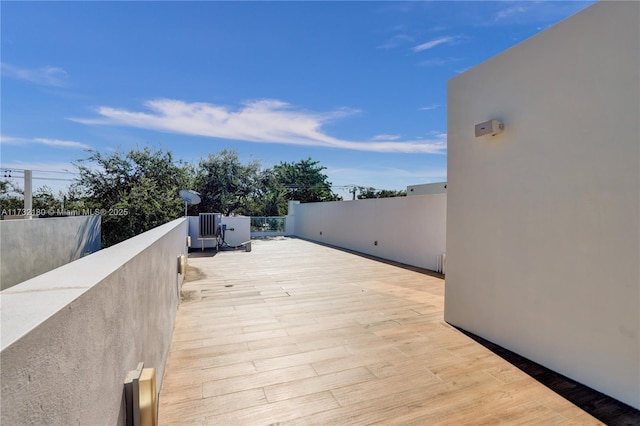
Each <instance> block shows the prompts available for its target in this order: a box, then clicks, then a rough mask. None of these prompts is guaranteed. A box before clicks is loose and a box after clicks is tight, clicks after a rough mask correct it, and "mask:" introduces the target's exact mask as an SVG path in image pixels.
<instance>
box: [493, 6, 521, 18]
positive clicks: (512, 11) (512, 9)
mask: <svg viewBox="0 0 640 426" xmlns="http://www.w3.org/2000/svg"><path fill="white" fill-rule="evenodd" d="M527 10H529V8H528V7H527V6H526V5H524V4H517V5H513V6H509V7H507V8H505V9H502V10H499V11H498V13H496V16H495V21H501V20H503V19H509V18H512V17H513V16H514V15H520V14H522V13H525V12H526V11H527Z"/></svg>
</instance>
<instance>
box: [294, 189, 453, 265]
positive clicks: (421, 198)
mask: <svg viewBox="0 0 640 426" xmlns="http://www.w3.org/2000/svg"><path fill="white" fill-rule="evenodd" d="M446 200H447V196H446V194H437V195H418V196H415V197H394V198H376V199H365V200H352V201H333V202H326V203H302V204H298V205H295V206H294V211H295V213H294V215H293V216H294V217H295V235H296V236H298V237H302V238H305V239H309V240H313V241H318V242H322V243H326V244H331V245H334V246H337V247H342V248H346V249H349V250H354V251H357V252H360V253H364V254H369V255H373V256H377V257H381V258H383V259H388V260H393V261H396V262H401V263H405V264H407V265H413V266H418V267H421V268H426V269H431V270H435V269H436V259H437V256H438V255H441V254H442V253H445V249H446V243H445V238H446V203H447V202H446ZM290 213H291V212H290ZM376 241H377V243H378V244H377V245H375V242H376Z"/></svg>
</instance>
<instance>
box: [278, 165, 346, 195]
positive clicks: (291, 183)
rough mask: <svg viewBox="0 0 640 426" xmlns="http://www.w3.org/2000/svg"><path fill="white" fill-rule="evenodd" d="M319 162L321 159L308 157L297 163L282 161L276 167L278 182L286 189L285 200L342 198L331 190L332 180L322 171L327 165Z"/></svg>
mask: <svg viewBox="0 0 640 426" xmlns="http://www.w3.org/2000/svg"><path fill="white" fill-rule="evenodd" d="M319 164H320V163H319V161H313V160H312V159H311V158H308V159H307V160H301V161H298V162H297V163H286V162H284V163H280V164H279V165H277V166H275V167H274V170H275V172H276V174H277V179H278V182H279V184H280V185H281V186H282V187H283V188H284V190H285V194H284V199H285V200H298V201H300V202H302V203H310V202H318V201H337V200H341V199H342V198H341V197H340V196H339V195H337V194H334V193H333V192H332V191H331V182H328V181H327V178H328V176H327V175H325V174H324V173H322V171H323V170H325V169H326V167H324V166H320V165H319Z"/></svg>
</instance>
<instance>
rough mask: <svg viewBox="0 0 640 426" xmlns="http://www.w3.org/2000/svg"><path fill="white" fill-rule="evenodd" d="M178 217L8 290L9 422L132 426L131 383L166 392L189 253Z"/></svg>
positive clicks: (4, 308)
mask: <svg viewBox="0 0 640 426" xmlns="http://www.w3.org/2000/svg"><path fill="white" fill-rule="evenodd" d="M187 228H188V226H187V222H186V220H184V219H176V220H174V221H172V222H169V223H166V224H164V225H162V226H159V227H157V228H154V229H152V230H150V231H147V232H145V233H143V234H140V235H138V236H136V237H133V238H130V239H128V240H126V241H123V242H121V243H120V244H116V245H114V246H111V247H108V248H106V249H104V250H101V251H99V252H97V253H94V254H92V255H91V256H86V257H83V258H81V259H78V260H76V261H75V262H71V263H69V264H67V265H64V266H61V267H59V268H56V269H54V270H52V271H49V272H47V273H45V274H42V275H39V276H37V277H35V278H32V279H30V280H27V281H25V282H23V283H20V284H18V285H15V286H13V287H11V288H9V289H7V290H4V291H2V292H0V319H1V327H2V334H1V335H0V337H1V338H0V343H1V345H0V346H1V353H0V392H1V393H0V399H1V400H2V410H1V411H0V424H2V425H3V426H4V425H99V424H102V425H117V426H124V425H126V424H127V422H126V418H125V411H126V410H125V403H124V379H125V377H126V375H127V372H128V371H129V370H133V369H135V368H136V366H137V365H138V362H140V361H142V362H144V364H145V367H155V369H156V375H157V377H156V380H157V391H159V390H160V387H161V385H162V379H163V375H164V368H165V362H166V360H167V356H168V354H169V346H170V344H171V336H172V334H173V326H174V319H175V316H176V311H177V309H178V302H179V293H180V286H181V285H182V281H183V278H184V276H183V275H181V274H178V256H180V255H184V254H186V251H187V247H186V236H187Z"/></svg>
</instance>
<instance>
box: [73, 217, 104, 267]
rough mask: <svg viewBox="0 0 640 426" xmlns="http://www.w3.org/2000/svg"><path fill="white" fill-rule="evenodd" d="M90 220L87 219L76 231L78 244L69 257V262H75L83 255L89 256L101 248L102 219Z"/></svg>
mask: <svg viewBox="0 0 640 426" xmlns="http://www.w3.org/2000/svg"><path fill="white" fill-rule="evenodd" d="M98 219H99V220H90V221H86V222H84V223H83V224H82V226H80V228H78V232H76V237H75V240H76V241H77V245H76V248H75V250H74V251H73V252H72V253H71V256H70V257H69V262H73V261H74V260H76V259H80V258H81V257H84V256H88V255H90V254H91V253H95V252H97V251H99V250H100V248H101V241H102V225H101V223H102V221H101V220H100V218H98Z"/></svg>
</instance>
